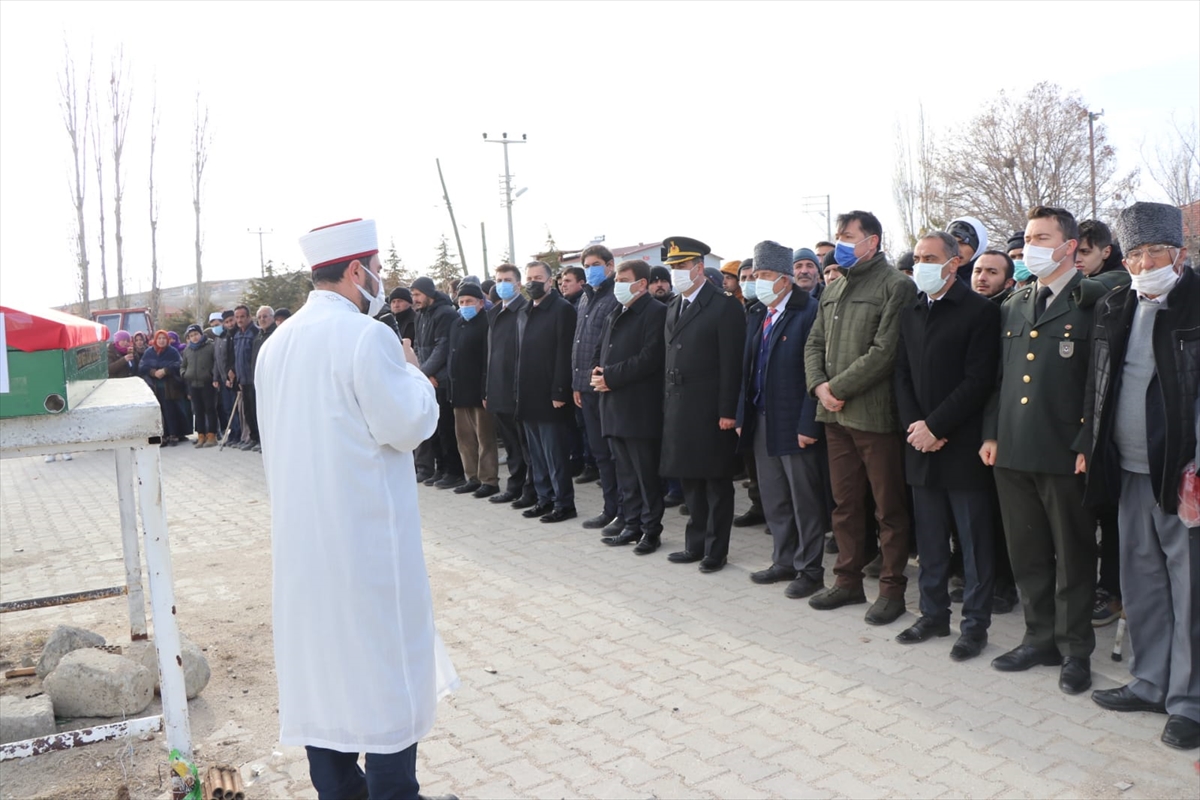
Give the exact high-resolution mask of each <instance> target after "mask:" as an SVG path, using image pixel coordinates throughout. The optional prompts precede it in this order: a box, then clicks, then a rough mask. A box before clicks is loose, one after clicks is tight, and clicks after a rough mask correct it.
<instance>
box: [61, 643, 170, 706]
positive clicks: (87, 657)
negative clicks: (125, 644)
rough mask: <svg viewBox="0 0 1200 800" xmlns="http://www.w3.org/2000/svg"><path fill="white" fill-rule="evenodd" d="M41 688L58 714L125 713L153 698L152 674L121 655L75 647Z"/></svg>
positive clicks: (145, 704) (146, 703)
mask: <svg viewBox="0 0 1200 800" xmlns="http://www.w3.org/2000/svg"><path fill="white" fill-rule="evenodd" d="M42 688H43V689H45V690H46V692H47V693H48V694H49V695H50V699H51V700H52V701H53V702H54V713H55V714H57V715H58V716H60V717H120V716H125V717H129V716H133V715H134V714H138V713H141V712H142V711H143V710H145V708H146V706H148V705H150V701H151V700H153V699H154V676H153V675H151V674H150V670H148V669H146V668H145V667H143V666H142V665H141V664H139V663H137V662H136V661H132V660H130V659H128V658H125V656H118V655H113V654H112V653H105V652H102V651H100V650H75V651H74V652H71V653H67V654H66V655H65V656H63V658H62V660H61V661H59V662H58V666H57V667H56V668H55V669H54V672H51V673H50V674H49V675H47V676H46V680H45V681H43V682H42Z"/></svg>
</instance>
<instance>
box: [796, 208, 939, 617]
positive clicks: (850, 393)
mask: <svg viewBox="0 0 1200 800" xmlns="http://www.w3.org/2000/svg"><path fill="white" fill-rule="evenodd" d="M882 236H883V228H882V226H880V224H879V220H878V219H876V217H875V215H874V214H871V213H869V212H866V211H851V212H850V213H849V214H842V215H841V216H839V217H838V220H837V238H838V243H837V246H836V248H835V249H834V254H835V255H834V258H835V259H836V260H837V263H838V265H839V266H841V267H842V269H844V270H845V272H846V277H845V278H842V279H839V280H837V281H835V282H833V283H831V284H829V286H828V287H827V288H826V289H825V292H824V293H823V294H822V295H821V300H820V305H819V306H818V308H817V319H816V321H815V322H814V323H813V327H812V332H811V333H810V334H809V336H808V342H807V343H806V344H805V348H804V372H805V376H806V379H807V383H808V391H809V392H811V393H812V394H813V395H814V396H815V397H816V398H817V400H818V405H817V421H818V422H824V423H825V439H826V444H827V447H828V453H829V478H830V482H831V484H832V487H833V499H834V502H835V503H836V504H837V506H836V508H835V509H834V512H833V515H832V516H833V535H834V537H835V538H836V539H837V545H838V557H837V562H836V563H835V564H834V567H833V573H834V576H835V578H834V585H833V587H832V588H829V589H826V590H824V591H822V592H818V593H817V594H815V595H813V596H812V597H811V598H810V599H809V601H808V604H809V605H810V606H812V607H813V608H815V609H818V610H827V609H832V608H839V607H840V606H845V605H851V604H855V603H865V602H866V595H865V594H864V593H863V566H864V565H865V563H866V541H865V539H864V537H863V529H864V527H865V522H866V520H865V519H864V510H865V509H864V503H863V500H864V499H865V497H866V493H867V491H868V489H869V490H870V491H871V494H872V496H873V497H874V498H875V517H876V519H877V520H878V521H879V548H880V553H881V554H882V564H881V567H880V571H879V598H878V599H877V600H876V601H875V603H874V605H872V606H871V608H870V610H869V611H867V615H866V621H867V622H868V623H870V624H872V625H886V624H887V623H890V622H894V621H895V620H896V619H898V618H899V617H900V615H901V614H903V613H904V609H905V606H904V589H905V587H906V586H907V579H906V578H905V576H904V567H905V566H906V565H907V564H908V537H909V529H910V526H909V518H908V507H907V502H906V498H907V492H908V489H907V487H906V486H905V483H904V440H903V439H902V438H901V436H900V420H899V417H898V416H897V413H896V396H895V390H894V388H893V386H894V384H893V380H892V377H893V374H894V372H895V367H896V352H897V350H898V349H899V344H900V314H901V311H902V309H904V308H905V307H907V306H909V305H911V304H912V303H913V301H914V300H916V297H917V289H916V286H915V285H914V284H913V282H912V280H911V279H909V278H908V277H907V276H906V275H904V274H903V273H902V272H900V271H899V270H896V269H893V268H892V266H891V265H890V264H888V261H887V257H886V256H885V255H884V254H883V252H882V250H881V242H882Z"/></svg>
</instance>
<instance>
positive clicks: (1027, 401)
mask: <svg viewBox="0 0 1200 800" xmlns="http://www.w3.org/2000/svg"><path fill="white" fill-rule="evenodd" d="M1028 403H1029V398H1028V397H1022V398H1021V405H1027V404H1028Z"/></svg>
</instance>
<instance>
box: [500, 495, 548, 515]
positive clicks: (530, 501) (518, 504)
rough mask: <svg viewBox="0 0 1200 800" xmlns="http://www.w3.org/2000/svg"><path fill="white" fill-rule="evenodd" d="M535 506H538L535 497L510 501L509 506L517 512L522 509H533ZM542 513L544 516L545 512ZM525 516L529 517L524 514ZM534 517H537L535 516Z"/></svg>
mask: <svg viewBox="0 0 1200 800" xmlns="http://www.w3.org/2000/svg"><path fill="white" fill-rule="evenodd" d="M537 504H538V501H537V498H536V497H518V498H517V499H516V500H514V501H512V503H510V504H509V505H511V506H512V507H513V508H515V509H517V510H518V511H519V510H521V509H522V508H533V507H534V506H536V505H537ZM542 513H543V514H545V513H546V512H545V511H543V512H542ZM525 516H527V517H528V516H530V515H529V514H526V515H525ZM534 516H537V515H536V514H535V515H534Z"/></svg>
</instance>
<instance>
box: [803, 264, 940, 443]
mask: <svg viewBox="0 0 1200 800" xmlns="http://www.w3.org/2000/svg"><path fill="white" fill-rule="evenodd" d="M916 298H917V287H916V284H914V283H913V282H912V279H911V278H909V277H908V276H907V275H905V274H904V273H903V272H900V271H899V270H896V269H893V268H892V266H891V265H890V264H889V263H888V261H887V256H885V255H884V254H883V253H877V254H876V255H875V256H873V257H872V258H870V259H869V260H867V261H864V262H863V263H861V264H857V265H855V266H854V267H852V268H851V269H848V270H846V277H844V278H839V279H838V280H836V281H834V282H833V283H831V284H829V285H828V286H826V287H825V291H824V292H822V293H821V299H820V305H819V306H818V307H817V318H816V320H815V321H814V322H813V327H812V331H811V332H810V333H809V335H808V342H807V343H806V344H805V347H804V373H805V377H806V379H807V384H808V386H807V388H808V391H809V393H810V394H815V392H816V388H817V387H818V386H820V385H821V384H822V383H825V382H826V381H828V382H829V390H830V391H831V392H833V396H834V397H836V398H838V399H839V400H844V401H846V405H845V406H843V407H842V410H841V411H839V412H837V413H833V412H830V411H826V410H825V407H824V406H823V405H821V404H820V403H818V404H817V421H818V422H836V423H838V424H840V425H844V426H845V427H847V428H852V429H854V430H859V431H867V432H870V433H895V432H898V431H899V429H900V417H899V414H898V413H897V411H896V394H895V389H894V388H893V387H894V383H893V376H894V374H895V371H896V350H897V348H898V347H899V345H900V312H901V310H902V309H904V308H905V307H906V306H908V305H909V304H910V303H912V302H913V301H914V300H916Z"/></svg>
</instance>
